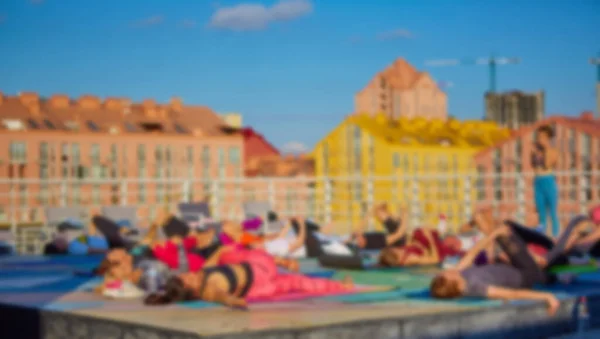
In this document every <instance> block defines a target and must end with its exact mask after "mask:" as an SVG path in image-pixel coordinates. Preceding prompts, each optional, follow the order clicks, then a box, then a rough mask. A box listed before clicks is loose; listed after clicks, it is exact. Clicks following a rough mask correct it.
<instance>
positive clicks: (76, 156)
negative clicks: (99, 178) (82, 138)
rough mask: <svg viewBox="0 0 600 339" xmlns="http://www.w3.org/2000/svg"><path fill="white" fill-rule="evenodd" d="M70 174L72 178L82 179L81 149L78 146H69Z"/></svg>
mask: <svg viewBox="0 0 600 339" xmlns="http://www.w3.org/2000/svg"><path fill="white" fill-rule="evenodd" d="M71 157H72V158H71V168H72V170H71V174H72V175H73V176H74V177H77V178H79V179H83V173H82V172H83V171H82V169H81V149H80V147H79V144H71Z"/></svg>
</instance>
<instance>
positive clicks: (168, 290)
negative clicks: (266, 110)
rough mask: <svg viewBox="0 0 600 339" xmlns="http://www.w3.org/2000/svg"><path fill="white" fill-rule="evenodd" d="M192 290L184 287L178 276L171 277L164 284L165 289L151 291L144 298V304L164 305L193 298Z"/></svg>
mask: <svg viewBox="0 0 600 339" xmlns="http://www.w3.org/2000/svg"><path fill="white" fill-rule="evenodd" d="M193 299H194V294H193V292H192V291H191V290H190V289H188V288H186V287H185V286H184V284H183V280H181V279H180V278H179V277H171V278H169V280H167V283H166V284H165V291H164V292H162V293H152V294H150V295H149V296H147V297H146V299H144V304H146V305H166V304H170V303H176V302H181V301H186V300H193Z"/></svg>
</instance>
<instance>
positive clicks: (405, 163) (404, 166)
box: [402, 153, 410, 172]
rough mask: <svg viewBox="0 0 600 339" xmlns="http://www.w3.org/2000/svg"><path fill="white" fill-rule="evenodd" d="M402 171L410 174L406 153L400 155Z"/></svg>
mask: <svg viewBox="0 0 600 339" xmlns="http://www.w3.org/2000/svg"><path fill="white" fill-rule="evenodd" d="M402 171H404V172H410V159H409V157H408V154H406V153H404V154H403V155H402Z"/></svg>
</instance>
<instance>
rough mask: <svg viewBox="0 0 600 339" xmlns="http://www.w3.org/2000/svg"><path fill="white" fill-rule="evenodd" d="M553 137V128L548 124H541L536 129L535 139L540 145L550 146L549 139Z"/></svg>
mask: <svg viewBox="0 0 600 339" xmlns="http://www.w3.org/2000/svg"><path fill="white" fill-rule="evenodd" d="M552 138H554V130H553V129H552V127H550V126H549V125H543V126H540V127H538V129H537V130H536V135H535V141H536V142H537V143H538V144H540V145H541V146H545V147H547V146H550V141H552Z"/></svg>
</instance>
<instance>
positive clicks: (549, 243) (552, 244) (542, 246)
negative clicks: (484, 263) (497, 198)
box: [498, 215, 592, 267]
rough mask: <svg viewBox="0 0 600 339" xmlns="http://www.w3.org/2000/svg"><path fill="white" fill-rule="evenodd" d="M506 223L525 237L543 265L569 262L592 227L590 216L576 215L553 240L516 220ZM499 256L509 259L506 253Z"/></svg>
mask: <svg viewBox="0 0 600 339" xmlns="http://www.w3.org/2000/svg"><path fill="white" fill-rule="evenodd" d="M504 224H505V225H507V226H509V227H510V228H511V230H512V232H514V233H516V234H517V235H519V237H520V238H521V239H523V241H524V242H525V244H526V245H527V248H528V249H529V251H530V253H531V255H532V256H533V257H534V259H535V260H536V262H537V263H538V264H539V265H541V266H542V267H551V266H554V265H564V264H568V263H569V257H568V255H569V254H570V253H571V252H572V251H573V250H575V249H577V245H578V244H580V243H581V244H583V243H584V242H585V240H586V238H587V237H586V236H585V234H586V232H587V231H588V230H589V229H590V228H591V227H592V222H591V220H590V218H589V217H588V216H585V215H578V216H575V217H573V218H572V219H571V220H570V221H569V223H568V224H567V226H566V227H565V229H564V230H563V232H562V233H561V234H560V235H559V236H558V238H557V239H556V241H553V239H552V238H549V237H548V236H546V235H545V234H542V233H539V232H538V231H536V230H535V229H532V228H530V227H527V226H523V225H521V224H519V223H517V222H515V221H512V220H506V221H504ZM588 239H589V238H588ZM582 241H583V242H582ZM498 258H499V259H500V260H503V261H505V262H506V261H507V260H508V258H507V257H506V254H505V253H501V254H500V255H499V256H498Z"/></svg>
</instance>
